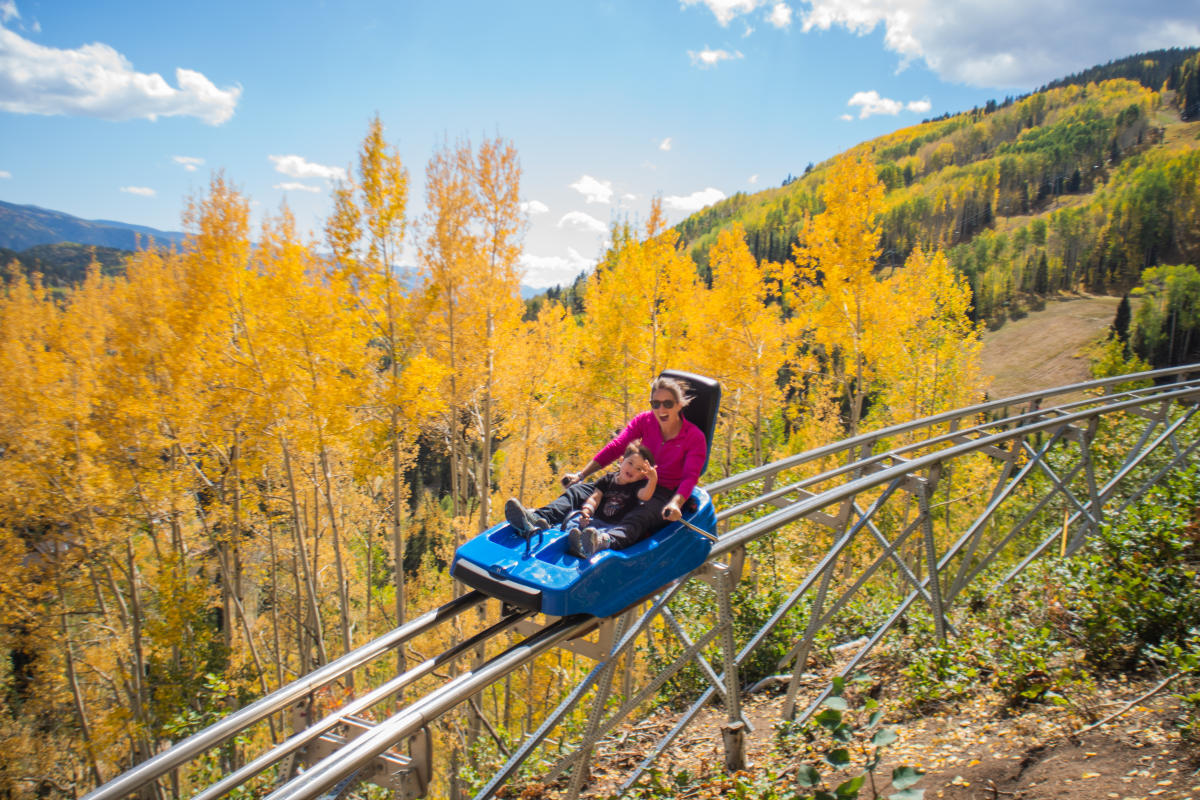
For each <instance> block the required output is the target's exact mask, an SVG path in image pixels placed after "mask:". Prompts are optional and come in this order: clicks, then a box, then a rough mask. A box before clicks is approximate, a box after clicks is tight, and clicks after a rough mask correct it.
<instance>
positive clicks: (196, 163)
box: [171, 156, 204, 172]
mask: <svg viewBox="0 0 1200 800" xmlns="http://www.w3.org/2000/svg"><path fill="white" fill-rule="evenodd" d="M171 160H172V161H174V162H175V163H176V164H178V165H180V166H181V167H183V168H184V169H186V170H187V171H188V172H195V171H196V169H197V168H198V167H200V166H201V165H202V164H204V159H203V158H196V157H195V156H171Z"/></svg>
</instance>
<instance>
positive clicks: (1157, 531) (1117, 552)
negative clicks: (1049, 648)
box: [1065, 469, 1200, 670]
mask: <svg viewBox="0 0 1200 800" xmlns="http://www.w3.org/2000/svg"><path fill="white" fill-rule="evenodd" d="M1198 507H1200V472H1197V470H1196V469H1191V470H1188V471H1186V472H1183V473H1180V474H1178V475H1176V476H1173V477H1172V478H1170V479H1168V480H1167V481H1165V482H1163V483H1160V484H1159V485H1157V486H1155V487H1154V488H1153V489H1152V490H1151V491H1150V492H1149V493H1148V495H1147V497H1146V498H1145V499H1144V500H1143V501H1142V502H1140V503H1138V504H1137V505H1135V506H1133V507H1131V508H1129V509H1128V510H1127V511H1126V512H1125V513H1123V514H1122V515H1121V517H1120V519H1117V520H1115V521H1113V522H1112V523H1111V524H1107V525H1105V526H1104V527H1103V528H1102V530H1101V534H1100V536H1098V537H1096V538H1095V539H1093V540H1092V541H1091V542H1089V544H1088V545H1087V547H1086V550H1085V552H1084V553H1082V554H1081V555H1080V557H1078V558H1076V559H1073V560H1072V561H1071V562H1070V564H1069V568H1068V570H1067V575H1066V576H1065V577H1066V580H1067V583H1068V587H1069V588H1070V589H1073V591H1072V592H1071V593H1070V594H1068V595H1067V596H1068V597H1069V598H1070V602H1071V605H1072V610H1073V616H1072V617H1070V618H1069V619H1068V620H1067V622H1066V624H1065V628H1066V629H1067V632H1068V633H1069V634H1070V636H1071V638H1072V639H1073V640H1074V641H1075V642H1076V643H1077V645H1078V646H1079V647H1080V648H1081V649H1082V650H1083V651H1084V652H1085V653H1086V655H1087V659H1088V661H1090V662H1091V663H1092V664H1093V665H1095V666H1096V667H1099V668H1101V669H1108V670H1133V669H1139V668H1141V667H1144V666H1146V665H1147V664H1148V657H1149V655H1150V652H1151V650H1152V649H1153V648H1156V647H1161V646H1170V645H1174V644H1182V643H1183V642H1184V641H1185V640H1186V639H1187V638H1188V636H1189V633H1190V631H1191V630H1192V629H1193V628H1196V627H1200V580H1198V579H1197V571H1198V570H1200V519H1198V516H1197V510H1198Z"/></svg>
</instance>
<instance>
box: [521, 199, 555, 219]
mask: <svg viewBox="0 0 1200 800" xmlns="http://www.w3.org/2000/svg"><path fill="white" fill-rule="evenodd" d="M521 210H522V211H524V212H525V213H526V214H528V215H529V216H531V217H533V216H537V215H538V214H545V213H546V212H547V211H549V210H550V206H548V205H546V204H545V203H543V202H542V201H541V200H530V201H529V202H527V203H521Z"/></svg>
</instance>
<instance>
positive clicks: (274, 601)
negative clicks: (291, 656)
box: [267, 522, 286, 688]
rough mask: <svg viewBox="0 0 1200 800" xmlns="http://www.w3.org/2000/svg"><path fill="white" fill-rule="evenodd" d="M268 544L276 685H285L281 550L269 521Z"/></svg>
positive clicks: (273, 527) (272, 525) (273, 526)
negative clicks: (280, 593)
mask: <svg viewBox="0 0 1200 800" xmlns="http://www.w3.org/2000/svg"><path fill="white" fill-rule="evenodd" d="M267 546H268V548H269V549H270V553H271V643H272V644H273V645H274V647H275V686H276V688H278V687H281V686H283V664H284V660H285V658H286V657H285V656H284V654H283V647H282V645H281V644H280V641H279V551H278V550H277V549H276V547H275V525H274V524H272V523H271V522H268V523H267Z"/></svg>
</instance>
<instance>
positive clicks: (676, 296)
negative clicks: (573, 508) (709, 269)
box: [582, 198, 697, 432]
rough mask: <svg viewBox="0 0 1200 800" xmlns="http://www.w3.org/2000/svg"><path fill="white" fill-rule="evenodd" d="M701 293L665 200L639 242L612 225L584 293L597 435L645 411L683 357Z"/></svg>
mask: <svg viewBox="0 0 1200 800" xmlns="http://www.w3.org/2000/svg"><path fill="white" fill-rule="evenodd" d="M696 292H697V289H696V269H695V265H694V264H693V263H692V261H691V259H690V258H689V257H688V256H687V254H686V253H684V252H683V251H682V250H681V248H680V245H679V235H678V234H677V233H676V232H675V231H674V230H673V229H671V228H668V227H667V224H666V217H665V215H664V214H663V211H662V202H661V199H659V198H655V199H654V201H653V202H652V203H651V208H650V216H649V218H648V219H647V220H646V225H645V229H644V232H642V234H641V235H640V237H639V234H638V232H637V231H636V230H634V229H633V228H632V227H631V226H630V225H629V224H628V223H626V224H624V225H618V226H614V228H613V234H612V243H611V245H610V247H609V249H608V251H607V253H606V254H605V256H604V259H603V260H602V261H601V262H600V263H599V264H598V265H597V266H596V270H595V272H593V273H592V275H591V276H589V278H588V282H587V287H586V289H585V292H584V331H583V337H582V353H583V360H584V363H585V367H584V368H585V370H587V371H588V372H589V373H590V375H591V381H590V384H591V385H590V388H589V393H590V395H591V396H590V397H589V398H588V399H589V400H590V401H591V402H592V404H593V406H594V407H595V409H596V410H597V411H598V412H599V414H598V416H597V419H596V423H595V426H594V427H595V429H596V431H597V432H599V431H605V430H607V431H611V429H612V427H613V426H614V425H620V424H623V423H624V421H625V420H627V419H629V417H631V416H632V415H633V414H634V413H636V411H637V410H640V408H635V406H640V404H641V403H642V402H643V398H644V396H645V395H646V393H647V387H648V386H649V383H650V381H651V380H652V379H653V378H654V377H655V376H656V375H657V374H658V373H659V372H660V371H662V369H663V368H665V367H668V366H673V359H676V358H678V357H682V356H683V355H684V354H685V352H686V347H687V341H686V337H687V328H686V319H687V313H686V308H687V306H688V304H690V303H691V302H693V301H694V300H695V299H696Z"/></svg>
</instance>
